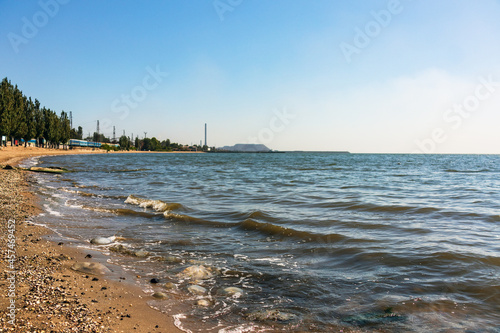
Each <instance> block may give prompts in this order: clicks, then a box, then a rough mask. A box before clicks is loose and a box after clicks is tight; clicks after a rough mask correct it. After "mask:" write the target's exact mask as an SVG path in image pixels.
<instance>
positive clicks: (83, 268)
mask: <svg viewBox="0 0 500 333" xmlns="http://www.w3.org/2000/svg"><path fill="white" fill-rule="evenodd" d="M71 269H72V270H74V271H77V272H81V273H85V274H92V275H104V274H107V273H110V272H111V271H110V270H109V268H107V267H106V266H104V265H103V264H100V263H98V262H77V263H75V264H74V265H73V266H71Z"/></svg>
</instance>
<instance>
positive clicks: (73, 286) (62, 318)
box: [0, 147, 180, 332]
mask: <svg viewBox="0 0 500 333" xmlns="http://www.w3.org/2000/svg"><path fill="white" fill-rule="evenodd" d="M75 153H77V154H89V153H102V152H100V151H91V150H89V151H71V150H50V149H38V148H24V147H13V148H11V147H8V148H3V149H2V150H0V164H1V165H6V164H10V165H16V164H18V163H19V162H20V161H22V160H23V159H25V158H29V157H32V156H41V155H60V154H75ZM30 182H33V179H32V178H31V175H30V173H29V172H25V171H19V170H15V169H11V170H3V169H1V170H0V205H1V212H0V240H1V243H2V246H1V247H0V248H1V256H2V258H7V260H2V261H1V262H0V270H1V272H2V273H1V274H2V279H1V283H0V284H1V289H0V293H1V295H2V297H1V298H0V317H1V319H0V322H1V325H0V332H180V330H178V329H177V328H176V327H175V326H174V324H173V319H172V318H171V317H170V316H168V315H166V314H163V313H161V312H159V311H156V310H154V309H152V308H150V307H149V306H148V305H147V303H146V302H147V301H148V300H151V299H153V298H152V296H150V295H146V294H145V293H144V292H143V291H142V290H141V289H140V288H138V287H136V286H134V285H133V284H132V282H131V281H130V280H131V279H127V278H126V277H124V279H123V278H122V279H116V280H114V279H110V278H106V275H99V274H97V275H92V274H86V273H80V272H76V271H74V270H72V269H71V267H72V266H73V265H74V264H75V263H81V262H90V263H92V262H98V260H99V259H98V258H96V257H95V256H91V255H89V254H88V253H83V252H80V251H79V250H77V249H75V248H72V247H69V246H66V245H65V244H63V243H61V242H54V241H51V239H52V238H54V235H53V234H52V233H51V231H50V230H48V229H46V228H43V227H40V226H37V225H35V224H33V223H32V222H30V221H31V218H32V217H33V216H36V215H37V214H38V213H40V212H41V210H40V208H39V207H38V206H37V198H36V197H35V196H34V195H33V194H32V193H31V191H30ZM104 264H105V265H107V264H106V263H105V262H104ZM108 266H109V265H108ZM109 268H110V269H111V270H115V271H119V269H118V268H113V267H109Z"/></svg>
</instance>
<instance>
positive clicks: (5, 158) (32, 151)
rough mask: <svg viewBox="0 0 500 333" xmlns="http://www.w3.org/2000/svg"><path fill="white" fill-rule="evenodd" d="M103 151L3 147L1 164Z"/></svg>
mask: <svg viewBox="0 0 500 333" xmlns="http://www.w3.org/2000/svg"><path fill="white" fill-rule="evenodd" d="M107 153H108V152H106V151H105V150H102V149H95V150H92V149H45V148H36V147H26V148H25V147H2V148H0V164H4V165H5V164H12V165H16V164H19V162H20V161H22V160H23V159H26V158H30V157H35V156H54V155H85V154H107ZM109 154H204V152H191V151H168V152H163V151H135V150H130V151H125V150H123V151H112V152H109Z"/></svg>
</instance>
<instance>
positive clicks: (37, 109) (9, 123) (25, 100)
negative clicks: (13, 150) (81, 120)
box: [0, 78, 83, 148]
mask: <svg viewBox="0 0 500 333" xmlns="http://www.w3.org/2000/svg"><path fill="white" fill-rule="evenodd" d="M80 133H81V135H83V130H82V128H81V127H79V128H78V131H76V130H75V129H71V128H70V120H69V118H68V114H67V113H66V112H65V111H61V113H60V115H57V113H56V112H55V111H53V110H51V109H49V108H46V107H42V106H41V105H40V102H39V101H38V100H37V99H35V100H34V101H33V100H32V99H31V97H27V96H25V95H24V94H23V92H22V91H21V90H20V89H19V88H18V87H17V84H16V85H15V86H14V85H12V83H11V82H10V81H9V80H8V79H7V78H4V79H3V80H2V82H1V83H0V135H1V136H6V138H7V140H11V141H12V145H14V142H15V140H19V141H21V139H23V140H24V145H25V146H26V144H27V142H28V141H29V140H32V139H36V141H37V145H39V146H41V147H47V148H59V146H60V144H61V142H62V143H66V142H68V140H69V139H70V138H81V135H79V134H80ZM44 139H45V140H44Z"/></svg>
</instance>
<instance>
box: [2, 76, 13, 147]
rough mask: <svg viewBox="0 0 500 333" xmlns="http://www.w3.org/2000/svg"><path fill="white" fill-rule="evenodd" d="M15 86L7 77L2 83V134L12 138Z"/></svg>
mask: <svg viewBox="0 0 500 333" xmlns="http://www.w3.org/2000/svg"><path fill="white" fill-rule="evenodd" d="M14 112H15V111H14V87H13V86H12V84H11V83H10V81H9V80H8V79H7V78H4V79H3V80H2V83H1V84H0V134H1V135H5V136H6V137H7V140H8V139H9V138H10V136H11V134H12V132H13V127H14V124H13V123H14V118H13V117H14Z"/></svg>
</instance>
